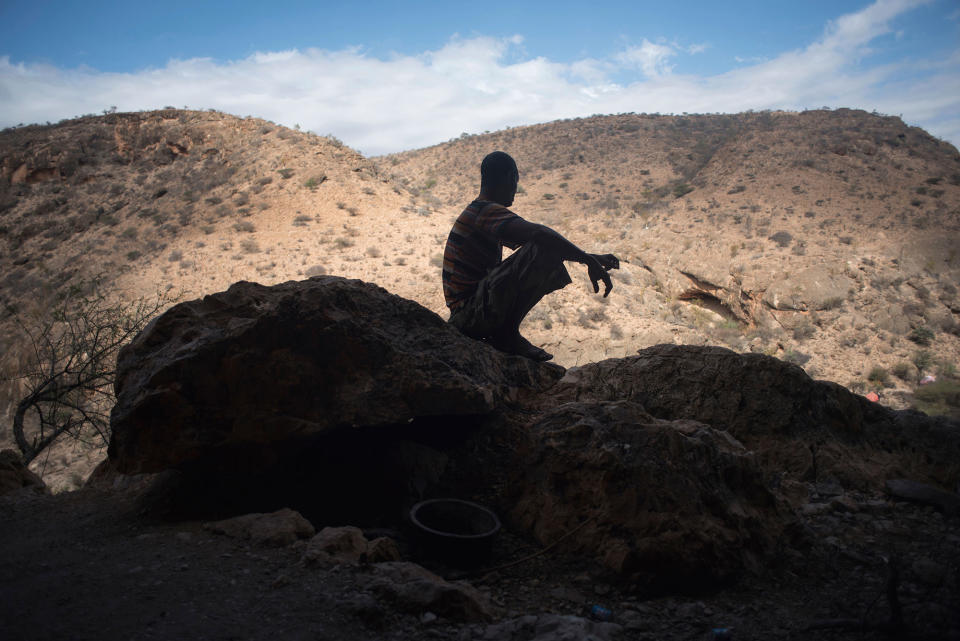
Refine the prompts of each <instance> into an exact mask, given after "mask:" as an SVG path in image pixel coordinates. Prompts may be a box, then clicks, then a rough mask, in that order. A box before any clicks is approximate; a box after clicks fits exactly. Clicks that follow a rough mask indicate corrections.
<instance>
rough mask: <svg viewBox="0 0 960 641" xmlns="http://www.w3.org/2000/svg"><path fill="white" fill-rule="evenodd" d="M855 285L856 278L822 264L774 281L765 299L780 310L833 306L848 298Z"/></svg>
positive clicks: (809, 309)
mask: <svg viewBox="0 0 960 641" xmlns="http://www.w3.org/2000/svg"><path fill="white" fill-rule="evenodd" d="M852 285H853V281H852V280H850V279H849V278H848V277H847V276H844V275H843V274H834V273H832V272H831V271H830V270H828V269H827V268H825V267H823V266H819V265H818V266H816V267H809V268H807V269H804V270H803V271H801V272H798V273H797V274H795V275H793V276H790V277H789V278H784V279H782V280H779V281H777V282H775V283H773V284H772V285H770V287H769V288H767V291H766V293H765V294H764V296H763V301H764V302H765V303H766V304H767V305H769V306H770V307H772V308H773V309H779V310H799V311H815V310H821V309H829V308H831V307H836V306H838V305H839V304H840V303H842V302H843V301H844V300H846V298H847V297H848V296H849V290H850V287H851V286H852Z"/></svg>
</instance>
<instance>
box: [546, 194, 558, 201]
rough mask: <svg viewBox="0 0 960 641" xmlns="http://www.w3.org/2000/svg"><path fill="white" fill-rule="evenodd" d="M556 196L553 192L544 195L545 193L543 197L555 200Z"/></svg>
mask: <svg viewBox="0 0 960 641" xmlns="http://www.w3.org/2000/svg"><path fill="white" fill-rule="evenodd" d="M554 198H556V196H554V195H553V194H544V195H543V199H544V200H553V199H554Z"/></svg>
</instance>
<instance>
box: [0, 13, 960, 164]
mask: <svg viewBox="0 0 960 641" xmlns="http://www.w3.org/2000/svg"><path fill="white" fill-rule="evenodd" d="M114 105H115V106H117V107H118V108H119V109H120V110H121V111H126V110H138V109H153V108H159V107H163V106H165V105H174V106H178V107H183V106H189V107H191V108H197V109H205V108H216V109H219V110H222V111H226V112H228V113H233V114H236V115H239V116H246V115H252V116H259V117H263V118H267V119H269V120H273V121H276V122H279V123H282V124H285V125H289V126H292V125H294V124H299V125H301V126H302V127H303V128H304V129H309V130H312V131H316V132H317V133H331V134H333V135H336V136H338V137H339V138H341V139H342V140H344V142H346V143H347V144H349V145H351V146H353V147H355V148H357V149H359V150H361V151H363V152H364V153H367V154H377V153H385V152H390V151H398V150H401V149H409V148H414V147H421V146H426V145H430V144H434V143H437V142H442V141H444V140H447V139H450V138H452V137H456V136H457V135H459V134H460V133H462V132H471V133H474V132H481V131H485V130H495V129H500V128H503V127H507V126H515V125H523V124H531V123H536V122H546V121H549V120H553V119H557V118H566V117H574V116H587V115H591V114H595V113H619V112H629V111H633V112H646V113H654V112H659V113H681V112H690V113H704V112H727V113H729V112H737V111H743V110H747V109H755V110H759V109H791V110H799V109H805V108H819V107H821V106H829V107H853V108H862V109H866V110H868V111H870V110H877V111H879V112H881V113H887V114H894V115H901V114H902V116H903V118H904V120H905V121H907V122H908V123H909V124H915V125H919V126H922V127H924V128H926V129H927V130H928V131H930V132H931V133H933V134H934V135H937V136H940V137H942V138H944V139H946V140H948V141H950V142H952V143H953V144H955V145H957V144H960V2H958V1H957V0H928V1H922V0H876V1H875V2H869V1H848V0H833V1H829V2H826V1H820V0H810V1H806V2H791V3H786V2H770V1H769V0H767V1H765V2H759V1H754V0H729V1H728V2H716V1H715V0H714V1H712V2H672V3H671V2H663V1H662V0H660V1H658V2H637V1H634V2H610V3H598V4H588V3H584V2H582V1H581V2H576V3H574V2H549V3H547V2H528V3H520V2H509V3H508V2H493V3H486V4H481V3H476V2H474V3H455V2H454V3H451V2H443V3H441V2H420V3H387V2H365V3H364V2H361V3H337V4H335V5H334V4H327V3H316V2H312V3H309V2H289V1H288V2H284V3H277V4H270V3H263V2H231V3H224V2H190V3H188V2H180V1H179V0H168V1H166V2H162V3H137V2H129V0H128V1H127V2H99V3H98V2H91V3H76V2H44V1H42V0H34V1H33V2H18V1H9V0H4V2H2V3H0V126H9V125H14V124H17V123H21V122H24V123H30V122H44V121H57V120H60V119H62V118H68V117H72V116H76V115H79V114H82V113H99V112H101V111H103V110H104V109H106V108H108V107H110V106H114Z"/></svg>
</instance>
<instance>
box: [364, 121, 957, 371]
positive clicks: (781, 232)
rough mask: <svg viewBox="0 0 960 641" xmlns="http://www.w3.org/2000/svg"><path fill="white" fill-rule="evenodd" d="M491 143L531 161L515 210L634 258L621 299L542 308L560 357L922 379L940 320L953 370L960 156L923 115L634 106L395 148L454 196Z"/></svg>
mask: <svg viewBox="0 0 960 641" xmlns="http://www.w3.org/2000/svg"><path fill="white" fill-rule="evenodd" d="M491 149H503V150H506V151H508V152H509V153H511V154H513V155H514V157H515V158H516V159H517V162H518V164H519V166H520V172H521V179H520V183H521V187H522V188H523V193H522V194H521V195H520V196H519V197H518V199H517V202H516V203H515V205H514V209H515V210H516V211H518V212H519V213H520V214H521V215H524V216H526V217H528V218H530V219H533V220H536V221H538V222H544V223H546V224H549V225H552V226H555V227H556V228H557V229H559V230H560V231H562V232H563V233H564V234H567V235H568V236H569V237H571V239H573V240H575V242H577V243H579V244H580V245H581V246H583V247H584V248H585V249H588V250H590V249H591V248H593V249H595V250H597V251H599V250H603V251H613V252H615V253H617V254H618V255H620V257H621V258H622V259H625V260H626V261H627V262H628V264H627V265H626V266H625V268H624V269H623V270H622V271H621V272H620V273H619V274H617V273H615V274H614V276H615V278H616V277H619V278H617V280H618V284H619V292H620V293H619V295H618V296H612V297H611V299H610V300H609V302H608V301H598V300H593V301H591V300H589V299H587V298H585V297H583V296H582V295H581V293H580V292H579V291H578V292H572V291H565V292H562V293H561V294H559V295H558V296H557V297H556V300H555V301H552V302H550V303H548V304H547V306H546V307H545V308H543V309H540V310H535V312H534V320H533V322H532V323H531V326H532V327H531V333H534V334H537V330H540V332H539V334H538V336H539V337H540V338H541V340H544V341H546V342H548V343H549V344H551V346H552V347H554V348H555V349H557V350H559V352H560V353H562V354H563V355H564V357H563V358H561V360H562V361H568V362H577V361H579V362H584V361H589V360H596V359H597V358H599V357H603V356H610V355H621V354H626V353H632V351H633V349H634V348H635V347H636V346H638V345H648V344H653V343H659V342H681V343H718V344H724V345H727V346H729V347H733V348H734V349H737V350H741V351H743V350H750V351H760V352H764V353H768V354H773V355H778V356H780V357H782V358H784V357H785V358H788V359H790V360H793V361H794V362H798V363H800V364H802V365H804V366H805V367H806V368H807V370H808V371H809V372H811V373H812V374H814V375H816V376H818V377H823V378H827V379H830V380H834V381H838V382H840V383H842V384H845V385H852V386H854V387H856V388H858V389H862V386H863V385H864V384H865V383H866V382H867V379H868V378H869V377H870V373H871V371H872V370H873V369H874V368H883V369H884V370H885V371H886V372H887V373H888V374H889V372H890V371H891V370H893V369H896V370H897V371H898V372H899V373H901V374H903V375H904V376H903V377H902V378H901V380H902V381H903V383H900V384H898V383H896V381H894V384H896V385H898V386H899V387H901V388H906V387H909V383H911V382H912V380H913V379H914V378H915V377H916V375H917V374H918V372H917V371H916V368H915V367H914V366H913V365H912V364H911V361H912V360H915V356H916V352H917V349H918V345H917V343H916V342H912V341H910V340H909V338H910V337H911V336H912V334H911V332H913V331H915V330H918V329H920V331H921V334H923V336H924V337H927V336H929V335H928V334H927V333H926V332H925V331H923V330H926V329H929V330H930V331H931V332H932V333H933V334H934V336H935V338H934V339H933V340H935V341H936V352H937V353H938V354H939V355H940V356H941V357H942V358H943V359H944V364H943V366H944V367H945V368H946V369H947V370H948V371H953V370H952V367H953V366H954V365H955V363H956V360H957V356H958V345H960V343H958V342H957V337H956V327H957V319H958V313H960V302H958V301H960V299H958V297H957V290H956V283H957V282H958V279H960V249H958V247H960V155H958V153H957V150H956V149H955V148H954V147H952V146H951V145H949V144H947V143H944V142H942V141H938V140H936V139H934V138H932V137H931V136H929V135H928V134H926V133H925V132H923V131H922V130H919V129H917V128H911V127H907V126H905V125H904V124H903V123H902V122H901V121H900V120H899V119H897V118H891V117H881V116H876V115H870V114H867V113H864V112H856V111H851V110H845V109H841V110H837V111H811V112H804V113H759V114H741V115H737V116H720V115H717V116H709V115H706V116H638V115H619V116H608V117H593V118H588V119H578V120H571V121H561V122H554V123H549V124H545V125H537V126H532V127H523V128H517V129H510V130H507V131H502V132H497V133H495V134H488V135H483V136H473V137H466V138H462V139H460V140H457V141H452V142H450V143H446V144H443V145H438V146H435V147H430V148H428V149H423V150H417V151H410V152H405V153H402V154H396V155H393V156H388V157H386V158H383V159H380V164H381V166H382V167H383V170H384V172H386V171H388V170H392V171H394V172H395V174H396V176H397V177H398V178H400V179H402V180H408V181H409V183H408V184H410V185H411V186H413V187H418V188H420V189H421V190H426V189H427V188H429V190H428V193H429V194H431V195H433V196H434V198H435V199H436V200H437V202H438V203H441V204H443V205H446V206H447V207H449V208H450V209H452V210H456V208H457V205H458V203H459V202H460V201H462V199H463V194H471V193H473V191H474V190H475V187H473V183H474V181H475V177H474V176H475V173H476V169H475V166H476V159H477V158H481V157H482V156H483V154H484V153H485V152H486V151H488V150H491ZM581 289H582V287H581ZM554 325H560V326H563V327H564V329H563V331H557V330H556V329H555V328H553V326H554ZM571 326H572V331H570V330H571ZM578 328H579V329H580V330H587V331H577V329H578ZM573 336H575V337H576V338H575V339H574V340H575V341H576V342H575V343H568V342H567V341H570V340H571V337H573ZM914 336H915V335H914ZM925 342H926V341H925V340H921V341H920V343H925ZM568 350H570V351H568ZM929 369H930V367H929V366H928V367H926V368H925V371H926V370H929ZM872 378H874V379H875V381H873V382H879V383H881V385H882V384H883V382H884V381H885V380H888V379H887V378H885V377H884V376H883V375H881V374H879V373H875V375H874V376H873V377H872ZM891 378H893V377H891Z"/></svg>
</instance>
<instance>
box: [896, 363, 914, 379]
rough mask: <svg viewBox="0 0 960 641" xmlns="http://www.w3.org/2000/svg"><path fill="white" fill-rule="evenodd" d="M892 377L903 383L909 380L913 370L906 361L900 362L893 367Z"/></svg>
mask: <svg viewBox="0 0 960 641" xmlns="http://www.w3.org/2000/svg"><path fill="white" fill-rule="evenodd" d="M892 371H893V375H894V376H896V377H897V378H899V379H900V380H901V381H905V380H907V379H909V378H910V375H911V374H912V373H913V368H912V366H911V365H910V363H908V362H906V361H900V362H899V363H897V364H896V365H894V366H893V370H892Z"/></svg>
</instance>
